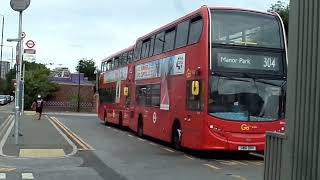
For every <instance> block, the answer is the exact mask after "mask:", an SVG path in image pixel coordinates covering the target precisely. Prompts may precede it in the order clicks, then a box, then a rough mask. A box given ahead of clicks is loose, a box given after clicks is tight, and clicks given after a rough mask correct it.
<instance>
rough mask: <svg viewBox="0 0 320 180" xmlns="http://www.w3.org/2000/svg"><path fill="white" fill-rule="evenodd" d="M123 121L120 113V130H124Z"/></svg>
mask: <svg viewBox="0 0 320 180" xmlns="http://www.w3.org/2000/svg"><path fill="white" fill-rule="evenodd" d="M122 122H123V120H122V112H120V113H119V127H120V129H122V128H123V124H122Z"/></svg>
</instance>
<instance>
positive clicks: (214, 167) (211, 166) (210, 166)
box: [203, 164, 220, 170]
mask: <svg viewBox="0 0 320 180" xmlns="http://www.w3.org/2000/svg"><path fill="white" fill-rule="evenodd" d="M203 165H205V166H208V167H209V168H211V169H215V170H218V169H220V168H218V167H216V166H214V165H212V164H203Z"/></svg>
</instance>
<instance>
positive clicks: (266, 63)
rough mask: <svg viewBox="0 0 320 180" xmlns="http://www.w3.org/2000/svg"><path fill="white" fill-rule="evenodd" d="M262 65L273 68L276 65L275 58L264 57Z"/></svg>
mask: <svg viewBox="0 0 320 180" xmlns="http://www.w3.org/2000/svg"><path fill="white" fill-rule="evenodd" d="M263 67H265V68H275V67H276V58H271V57H265V58H264V64H263Z"/></svg>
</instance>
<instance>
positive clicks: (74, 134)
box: [53, 117, 94, 150]
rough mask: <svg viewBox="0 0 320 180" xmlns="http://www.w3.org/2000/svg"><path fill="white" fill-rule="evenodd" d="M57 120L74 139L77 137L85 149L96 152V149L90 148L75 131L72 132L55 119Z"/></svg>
mask: <svg viewBox="0 0 320 180" xmlns="http://www.w3.org/2000/svg"><path fill="white" fill-rule="evenodd" d="M53 118H55V119H56V121H57V122H58V123H59V124H60V125H61V126H63V127H64V128H65V129H66V130H68V131H69V132H70V133H71V134H72V135H73V137H75V138H76V139H77V140H78V141H80V143H81V144H83V145H84V146H83V147H85V149H87V150H94V148H93V147H92V146H90V145H89V144H88V143H86V142H85V141H84V140H82V139H81V138H80V137H79V136H78V135H77V134H76V133H74V132H73V131H71V130H70V129H69V128H68V127H67V126H66V125H64V124H63V123H62V122H60V121H59V120H58V119H57V118H56V117H53Z"/></svg>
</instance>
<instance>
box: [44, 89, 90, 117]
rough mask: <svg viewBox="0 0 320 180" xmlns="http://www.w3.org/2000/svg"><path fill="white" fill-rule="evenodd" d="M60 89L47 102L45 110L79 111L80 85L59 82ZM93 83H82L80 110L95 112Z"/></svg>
mask: <svg viewBox="0 0 320 180" xmlns="http://www.w3.org/2000/svg"><path fill="white" fill-rule="evenodd" d="M58 86H59V90H58V91H57V92H56V93H55V94H54V95H53V97H52V98H51V99H50V100H48V101H47V102H46V105H45V111H77V97H78V85H71V84H70V85H69V84H59V85H58ZM95 109H96V106H95V96H94V91H93V85H92V86H91V85H80V111H81V112H95Z"/></svg>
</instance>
